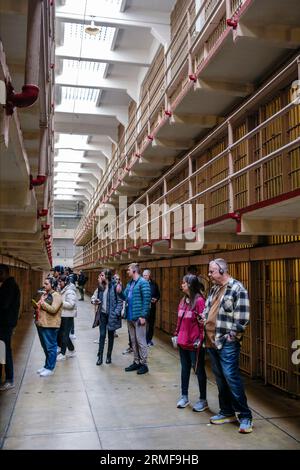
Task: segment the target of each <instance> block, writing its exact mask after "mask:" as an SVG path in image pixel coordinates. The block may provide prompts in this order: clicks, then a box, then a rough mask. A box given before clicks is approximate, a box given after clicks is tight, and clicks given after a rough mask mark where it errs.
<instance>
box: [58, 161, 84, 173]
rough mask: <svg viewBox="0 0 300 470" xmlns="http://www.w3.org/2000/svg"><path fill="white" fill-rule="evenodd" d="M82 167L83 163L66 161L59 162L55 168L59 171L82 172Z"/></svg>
mask: <svg viewBox="0 0 300 470" xmlns="http://www.w3.org/2000/svg"><path fill="white" fill-rule="evenodd" d="M80 167H81V163H65V162H59V163H58V164H57V166H56V167H55V170H56V171H57V172H60V171H62V172H64V171H65V172H68V171H78V173H80Z"/></svg>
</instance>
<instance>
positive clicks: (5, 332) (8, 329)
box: [0, 326, 14, 382]
mask: <svg viewBox="0 0 300 470" xmlns="http://www.w3.org/2000/svg"><path fill="white" fill-rule="evenodd" d="M12 334H13V327H12V326H0V339H1V341H3V342H4V344H5V362H6V364H5V366H4V368H5V379H6V381H7V382H13V381H14V365H13V357H12V350H11V344H10V343H11V336H12ZM1 377H2V364H0V380H1Z"/></svg>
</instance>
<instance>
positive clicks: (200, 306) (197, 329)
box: [175, 295, 205, 351]
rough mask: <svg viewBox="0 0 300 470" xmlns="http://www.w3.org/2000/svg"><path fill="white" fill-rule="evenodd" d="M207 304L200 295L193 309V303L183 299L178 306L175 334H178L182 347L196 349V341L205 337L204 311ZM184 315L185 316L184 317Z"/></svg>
mask: <svg viewBox="0 0 300 470" xmlns="http://www.w3.org/2000/svg"><path fill="white" fill-rule="evenodd" d="M204 306H205V299H204V298H203V297H201V296H200V295H199V297H198V298H197V300H196V303H195V306H194V308H193V309H192V308H191V304H187V303H186V302H185V301H184V300H181V302H180V304H179V306H178V319H177V326H176V331H175V335H177V336H178V340H177V344H178V346H180V347H181V348H182V349H188V350H190V351H194V350H195V347H194V343H195V342H196V341H198V340H200V342H201V343H202V342H203V339H204V323H203V321H200V320H204V317H203V315H202V312H203V310H204ZM182 315H184V316H183V318H182Z"/></svg>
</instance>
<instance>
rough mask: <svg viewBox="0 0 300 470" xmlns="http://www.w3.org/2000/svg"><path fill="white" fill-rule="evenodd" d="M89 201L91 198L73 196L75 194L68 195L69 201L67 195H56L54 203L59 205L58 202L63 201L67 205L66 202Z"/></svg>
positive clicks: (79, 195)
mask: <svg viewBox="0 0 300 470" xmlns="http://www.w3.org/2000/svg"><path fill="white" fill-rule="evenodd" d="M78 200H80V201H83V200H84V201H87V202H89V200H90V199H89V198H88V197H87V196H86V195H84V194H76V195H73V194H68V199H66V195H65V194H56V195H55V196H54V201H55V202H56V203H58V201H62V202H63V203H66V202H69V201H78Z"/></svg>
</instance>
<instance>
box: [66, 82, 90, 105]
mask: <svg viewBox="0 0 300 470" xmlns="http://www.w3.org/2000/svg"><path fill="white" fill-rule="evenodd" d="M61 94H62V103H63V102H64V101H71V102H72V103H73V102H74V101H85V102H89V103H91V104H94V105H96V103H97V99H98V95H99V90H96V89H95V88H78V87H72V86H62V87H61Z"/></svg>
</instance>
